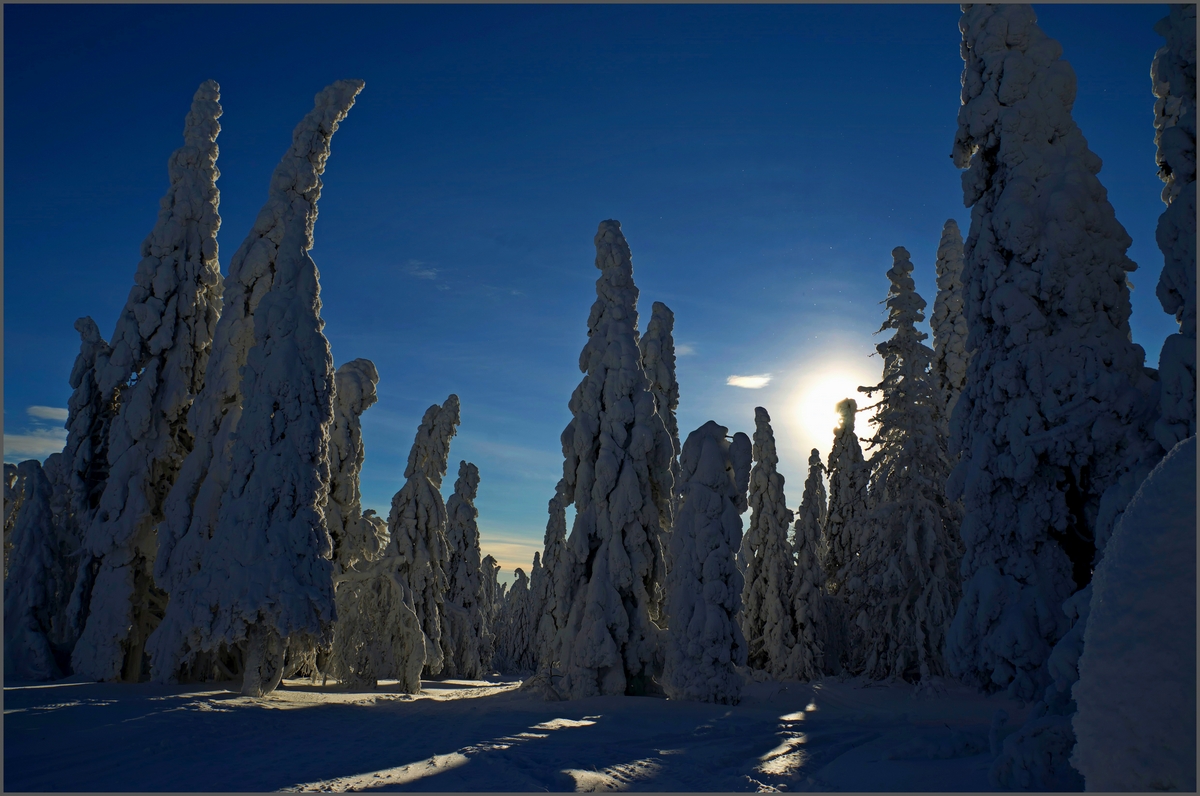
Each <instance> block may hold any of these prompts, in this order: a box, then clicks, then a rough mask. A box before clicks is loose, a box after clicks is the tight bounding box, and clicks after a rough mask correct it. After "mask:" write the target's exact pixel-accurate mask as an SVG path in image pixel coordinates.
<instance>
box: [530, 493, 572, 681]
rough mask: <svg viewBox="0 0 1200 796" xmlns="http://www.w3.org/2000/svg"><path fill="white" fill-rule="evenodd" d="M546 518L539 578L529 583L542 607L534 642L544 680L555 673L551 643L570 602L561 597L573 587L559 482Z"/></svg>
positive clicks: (562, 621)
mask: <svg viewBox="0 0 1200 796" xmlns="http://www.w3.org/2000/svg"><path fill="white" fill-rule="evenodd" d="M546 509H547V512H548V513H549V515H550V516H549V518H548V519H547V520H546V533H545V536H544V537H543V547H542V558H541V567H540V571H541V574H540V575H539V577H538V578H537V579H536V580H535V581H533V582H532V583H531V588H532V589H533V593H534V599H535V600H536V601H537V602H538V603H539V604H540V605H541V610H540V611H539V612H538V614H537V615H536V616H537V621H538V625H537V635H536V637H535V638H534V654H535V657H536V659H537V662H538V669H539V671H540V672H542V673H544V674H545V676H546V677H552V676H553V674H554V672H553V669H554V658H553V656H554V648H555V647H554V641H555V637H556V636H557V634H558V631H559V630H560V629H561V628H563V627H565V626H566V621H567V611H568V609H569V608H570V601H569V599H566V598H562V597H561V595H563V594H564V593H566V592H567V590H568V589H569V587H570V585H571V583H572V577H571V576H572V574H573V571H574V567H573V566H572V562H571V560H570V557H569V554H568V552H567V512H566V507H565V506H564V505H563V496H562V481H561V480H560V481H559V483H558V485H557V486H556V487H555V490H554V497H552V498H550V501H549V503H548V504H547V506H546Z"/></svg>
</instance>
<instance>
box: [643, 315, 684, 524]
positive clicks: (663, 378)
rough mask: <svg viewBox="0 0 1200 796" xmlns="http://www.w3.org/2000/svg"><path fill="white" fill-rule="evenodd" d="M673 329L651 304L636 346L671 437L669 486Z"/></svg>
mask: <svg viewBox="0 0 1200 796" xmlns="http://www.w3.org/2000/svg"><path fill="white" fill-rule="evenodd" d="M674 328H675V313H673V312H671V309H670V308H669V307H668V306H667V305H666V304H663V303H662V302H661V301H656V302H654V304H653V305H651V308H650V322H649V323H648V324H646V333H645V334H644V335H642V338H641V340H640V341H639V342H638V348H639V349H640V350H641V352H642V369H643V370H645V371H646V377H647V378H648V379H650V392H652V393H653V394H654V406H655V407H656V409H657V411H658V414H659V416H660V417H662V419H663V423H664V424H665V425H666V427H667V434H668V435H670V437H671V460H670V467H671V483H672V484H675V483H677V482H678V481H679V452H680V442H679V422H678V421H677V420H676V419H675V410H677V409H678V408H679V382H677V381H676V380H675V338H674V336H673V334H672V332H673V330H674ZM656 481H659V482H662V483H665V482H666V478H665V477H662V476H660V477H659V478H658V479H656ZM674 503H675V496H674V495H672V496H671V497H670V498H669V499H668V500H667V502H666V507H667V509H668V510H669V511H674ZM671 525H672V519H671V516H670V515H668V516H667V517H665V518H663V520H662V527H663V529H664V530H669V529H670V528H671Z"/></svg>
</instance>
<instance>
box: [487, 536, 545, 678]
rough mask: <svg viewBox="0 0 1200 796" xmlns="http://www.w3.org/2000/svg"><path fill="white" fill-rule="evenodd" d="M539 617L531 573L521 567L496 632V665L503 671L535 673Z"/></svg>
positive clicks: (509, 591)
mask: <svg viewBox="0 0 1200 796" xmlns="http://www.w3.org/2000/svg"><path fill="white" fill-rule="evenodd" d="M535 555H536V553H535ZM536 620H537V617H536V616H534V614H533V599H532V595H531V594H530V592H529V576H528V575H526V574H525V570H523V569H521V568H520V567H518V568H517V570H516V580H515V581H514V582H513V585H512V588H510V589H509V590H508V594H507V596H506V597H505V599H504V608H503V610H502V612H501V618H500V628H499V632H498V633H497V635H496V659H495V665H496V667H497V668H498V669H500V671H503V672H511V673H514V674H528V673H531V672H533V670H534V668H535V665H534V655H533V642H534V634H535V633H536V630H537V626H536Z"/></svg>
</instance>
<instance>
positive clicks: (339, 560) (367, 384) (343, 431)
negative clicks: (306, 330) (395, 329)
mask: <svg viewBox="0 0 1200 796" xmlns="http://www.w3.org/2000/svg"><path fill="white" fill-rule="evenodd" d="M378 383H379V372H378V371H377V370H376V369H375V363H373V362H372V361H371V360H369V359H354V360H351V361H350V362H346V363H344V364H343V365H342V366H341V367H340V368H338V369H337V372H336V373H335V374H334V387H335V389H334V404H333V425H332V426H330V429H329V470H330V480H329V502H328V503H327V504H326V506H325V517H326V520H327V521H328V524H329V533H330V535H332V537H333V560H334V571H335V572H341V571H342V570H344V569H345V568H347V567H349V566H352V565H353V564H354V562H355V561H360V560H363V559H373V558H375V557H377V556H378V555H379V554H380V553H381V552H382V550H381V546H380V540H379V539H378V537H377V536H376V534H375V528H374V526H373V525H372V524H371V523H369V522H364V521H363V519H362V492H361V489H360V486H359V473H360V472H361V470H362V465H363V460H364V458H365V455H366V451H365V450H364V448H363V441H362V421H361V420H360V417H361V416H362V413H363V412H365V411H366V410H367V409H368V408H369V407H371V406H373V405H374V404H375V402H376V401H377V400H379V398H378V394H377V393H376V390H375V385H376V384H378Z"/></svg>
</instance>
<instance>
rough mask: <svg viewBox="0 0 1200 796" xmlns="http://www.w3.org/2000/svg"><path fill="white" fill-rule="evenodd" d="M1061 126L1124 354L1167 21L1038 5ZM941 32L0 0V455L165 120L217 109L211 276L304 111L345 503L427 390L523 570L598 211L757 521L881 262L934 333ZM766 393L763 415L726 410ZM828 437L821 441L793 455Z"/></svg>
mask: <svg viewBox="0 0 1200 796" xmlns="http://www.w3.org/2000/svg"><path fill="white" fill-rule="evenodd" d="M1035 10H1036V11H1037V13H1038V17H1039V22H1040V24H1041V25H1042V27H1043V29H1044V30H1046V32H1047V33H1048V34H1049V35H1050V36H1052V37H1054V38H1056V39H1058V40H1059V41H1060V42H1061V43H1062V45H1063V50H1064V58H1065V59H1066V60H1067V61H1068V62H1070V63H1071V65H1072V66H1073V67H1074V69H1075V72H1076V75H1077V76H1078V80H1079V90H1078V98H1077V100H1076V104H1075V111H1074V116H1075V120H1076V121H1077V122H1078V123H1079V125H1080V127H1081V128H1082V130H1083V132H1084V135H1085V136H1086V137H1087V139H1088V142H1089V144H1090V146H1091V148H1092V150H1093V151H1094V152H1096V153H1097V154H1098V155H1100V157H1101V158H1102V159H1103V160H1104V169H1103V171H1101V173H1100V180H1101V182H1102V183H1103V184H1104V185H1105V187H1106V188H1107V189H1108V191H1109V198H1110V201H1111V202H1112V203H1113V205H1114V207H1115V208H1116V212H1117V217H1118V219H1119V220H1120V221H1121V222H1122V223H1123V224H1124V225H1125V227H1126V229H1127V230H1128V231H1129V234H1130V235H1131V236H1132V238H1133V241H1134V243H1133V246H1132V247H1131V249H1130V251H1129V255H1130V257H1131V258H1132V259H1133V260H1134V261H1136V262H1137V263H1138V264H1139V265H1140V269H1139V270H1138V271H1137V272H1136V273H1134V274H1133V276H1132V281H1133V282H1134V284H1135V286H1136V290H1135V291H1134V294H1133V306H1134V315H1133V320H1132V326H1133V335H1134V340H1135V341H1136V342H1139V343H1141V344H1142V345H1143V346H1144V347H1145V348H1146V351H1147V364H1148V365H1151V366H1153V365H1155V364H1156V363H1157V359H1158V351H1159V348H1160V346H1161V344H1162V340H1163V338H1164V337H1165V336H1166V335H1167V334H1169V333H1171V332H1172V331H1174V330H1175V324H1174V321H1173V319H1172V318H1170V317H1169V316H1167V315H1166V314H1165V313H1163V312H1162V310H1161V308H1160V307H1159V305H1158V302H1157V300H1156V299H1155V297H1154V286H1155V284H1156V282H1157V279H1158V274H1159V271H1160V270H1161V268H1162V255H1161V253H1160V252H1159V250H1158V248H1157V246H1156V245H1155V243H1154V229H1155V225H1156V223H1157V219H1158V215H1159V214H1160V213H1161V212H1162V209H1163V208H1162V203H1161V201H1160V199H1159V194H1160V192H1161V190H1162V183H1161V182H1159V180H1158V178H1157V176H1156V167H1155V164H1154V141H1153V135H1154V130H1153V126H1152V118H1153V112H1152V111H1153V102H1154V98H1153V96H1152V95H1151V93H1150V78H1149V70H1150V62H1151V59H1152V58H1153V56H1154V52H1155V50H1156V49H1157V48H1158V47H1159V46H1161V44H1162V39H1161V38H1160V37H1159V36H1158V35H1157V34H1155V33H1154V32H1153V29H1152V28H1153V24H1154V23H1155V21H1157V20H1158V19H1160V18H1162V17H1163V16H1165V15H1166V6H1165V5H1049V6H1046V5H1038V6H1035ZM958 18H959V11H958V7H957V6H953V5H919V6H918V5H912V6H908V5H759V6H748V5H703V6H680V5H612V6H587V5H570V6H556V5H526V6H499V5H475V6H413V5H366V6H351V5H330V6H322V5H302V6H287V5H260V6H254V5H203V6H199V5H196V6H190V5H161V6H152V5H137V6H98V5H58V6H54V5H5V7H4V35H5V42H4V47H5V51H4V52H5V56H4V57H5V63H4V92H5V94H4V96H5V114H4V125H5V126H4V140H5V164H4V165H5V186H4V189H5V203H4V230H5V235H4V257H5V272H4V274H5V275H4V280H5V281H4V289H5V302H4V340H5V344H4V356H5V361H4V430H5V440H6V445H5V460H6V461H18V460H20V459H23V458H27V457H28V456H30V455H36V456H37V457H38V458H44V456H45V455H46V454H48V453H49V452H50V451H51V450H53V449H55V448H56V447H58V448H61V438H62V436H61V435H62V434H63V433H64V432H62V431H60V430H57V428H56V427H58V426H61V417H60V416H61V415H62V413H63V411H64V408H65V407H66V404H67V397H68V396H69V394H70V387H69V385H68V383H67V377H68V375H69V373H70V369H71V364H72V362H73V360H74V357H75V355H76V353H77V352H78V347H79V339H78V335H77V334H76V332H75V330H74V329H73V328H72V324H73V323H74V321H75V319H76V318H78V317H80V316H83V315H91V316H92V317H93V318H95V319H96V321H97V323H98V324H99V326H100V330H101V333H102V334H104V335H106V336H107V335H109V334H111V332H112V329H113V326H114V324H115V322H116V319H117V315H118V313H119V312H120V309H121V307H122V306H123V304H124V301H125V297H126V295H127V294H128V291H129V287H130V285H131V284H132V279H133V273H134V270H135V267H136V265H137V262H138V259H139V256H138V252H139V246H140V244H141V241H142V239H143V238H144V237H145V236H146V234H147V233H148V232H149V231H150V229H151V228H152V226H153V224H154V221H155V218H156V215H157V210H158V201H159V199H160V197H161V196H162V194H163V193H164V191H165V189H166V187H167V174H166V164H167V158H168V157H169V155H170V154H171V152H172V151H173V150H174V149H175V148H177V147H178V146H179V145H180V143H181V132H182V129H183V119H184V116H185V115H186V113H187V109H188V106H189V103H190V101H191V96H192V93H193V92H194V91H195V89H196V87H197V86H198V85H199V84H200V83H201V82H202V81H204V80H206V79H210V78H211V79H215V80H216V81H218V82H219V83H220V84H221V94H222V97H221V102H222V105H223V106H224V111H225V112H224V116H223V117H222V119H221V124H222V132H221V135H220V138H219V139H218V142H219V145H220V149H221V154H220V159H219V161H218V167H219V168H220V170H221V178H220V180H219V181H218V187H219V188H220V190H221V208H220V210H221V216H222V229H221V234H220V251H221V264H222V270H223V271H225V270H227V268H228V262H229V257H230V256H231V255H232V254H233V252H234V251H235V250H236V249H237V247H238V245H239V244H240V243H241V240H242V238H243V237H244V236H245V235H246V233H247V232H248V231H249V228H250V226H251V224H252V223H253V220H254V217H255V215H256V214H257V212H258V209H259V207H260V206H261V205H262V202H263V201H264V199H265V196H266V188H267V182H268V178H269V176H270V173H271V170H272V169H273V168H274V166H275V164H276V163H277V162H278V160H279V158H280V156H281V155H282V154H283V152H284V151H285V149H286V148H287V146H288V144H289V142H290V136H291V130H292V128H293V127H294V126H295V124H296V123H297V122H298V121H299V120H300V118H301V117H302V116H303V115H304V113H305V112H307V111H308V110H309V109H310V108H311V107H312V98H313V95H314V94H315V93H316V92H317V91H319V90H320V89H321V88H322V87H323V86H325V85H327V84H328V83H331V82H333V81H334V80H336V79H340V78H361V79H363V80H365V81H366V88H365V89H364V91H363V93H362V94H361V95H360V96H359V99H358V103H357V105H356V106H355V107H354V109H353V110H352V111H351V113H350V116H349V117H348V118H347V120H346V121H345V122H344V123H343V125H342V127H341V129H340V130H339V131H338V133H337V135H336V136H335V138H334V141H333V153H332V156H331V157H330V160H329V164H328V167H327V170H326V173H325V177H324V181H325V190H324V194H323V196H322V198H321V202H320V217H319V220H318V222H317V226H316V231H315V239H316V246H315V248H314V250H313V257H314V259H315V260H316V262H317V265H318V267H319V268H320V270H321V289H322V301H323V310H322V314H323V317H324V319H325V321H326V327H325V333H326V335H327V336H328V338H329V341H330V344H331V347H332V349H333V356H334V361H335V363H336V364H339V365H340V364H341V363H342V362H345V361H348V360H350V359H354V358H356V357H367V358H369V359H372V360H373V361H374V362H375V363H376V365H377V367H378V369H379V373H380V383H379V403H378V404H376V405H375V406H374V407H372V408H371V409H369V410H368V411H367V413H366V414H365V415H364V416H363V429H364V438H365V443H366V451H367V454H366V456H367V458H366V464H365V466H364V471H363V497H364V506H365V507H371V508H375V509H376V510H377V511H379V513H380V514H383V515H385V516H386V514H387V511H388V507H389V505H390V500H391V496H392V494H393V493H394V492H395V491H396V490H397V489H399V487H400V485H401V483H402V480H403V470H404V464H405V461H406V459H407V454H408V449H409V447H410V445H411V444H412V439H413V435H414V433H415V431H416V426H417V424H418V423H419V422H420V418H421V415H422V413H423V412H424V410H425V408H426V407H427V406H429V405H430V404H431V403H434V402H439V403H440V402H441V401H443V400H444V399H445V397H446V396H447V395H448V394H449V393H451V392H455V393H457V394H458V395H459V396H460V398H461V399H462V425H461V427H460V429H459V435H458V436H457V437H456V438H455V440H454V442H453V444H452V447H451V452H450V453H451V464H450V474H449V475H448V477H447V481H446V485H445V487H446V491H447V493H448V492H449V490H450V489H451V488H452V486H453V478H454V474H455V473H456V472H457V465H458V461H459V460H460V459H467V460H470V461H473V462H475V463H476V464H477V465H478V466H479V469H480V473H481V483H480V489H479V498H478V500H477V502H476V504H477V507H478V508H479V512H480V517H479V522H480V528H481V533H482V539H483V547H484V551H485V552H490V553H492V554H493V555H496V557H497V558H498V559H499V560H500V561H501V563H502V565H503V566H504V572H503V573H502V576H503V577H505V579H509V578H511V573H512V568H513V566H517V565H521V566H525V567H527V566H528V563H529V560H530V559H531V558H532V553H533V550H534V549H538V548H540V545H541V538H542V534H543V532H544V529H545V522H546V502H547V501H548V500H549V498H550V497H551V496H552V495H553V491H554V484H555V482H556V481H557V480H558V478H559V476H560V475H561V468H562V458H561V448H560V446H559V441H558V440H559V434H560V433H561V431H562V429H563V427H564V426H565V425H566V424H567V422H568V421H569V419H570V415H569V412H568V411H567V401H568V399H569V397H570V394H571V391H572V390H573V389H574V387H575V385H576V384H577V383H578V382H579V380H580V377H581V374H580V373H579V370H578V356H579V351H580V349H581V348H582V346H583V344H584V341H585V340H586V334H587V315H588V310H589V308H590V306H591V304H592V301H593V300H594V299H595V291H594V283H595V279H596V276H597V274H598V272H597V271H596V270H595V267H594V265H593V260H594V256H595V250H594V247H593V244H592V238H593V236H594V234H595V231H596V227H597V225H598V224H599V222H600V221H601V220H604V219H608V218H615V219H618V220H620V221H621V223H622V227H623V229H624V232H625V234H626V237H627V238H628V240H629V244H630V247H631V249H632V251H633V261H634V278H635V280H636V282H637V285H638V287H639V288H640V290H641V296H642V298H641V304H640V307H641V310H642V317H643V324H642V325H643V327H644V323H645V320H647V319H648V317H649V309H650V304H651V303H652V302H654V301H663V302H665V303H666V304H667V305H668V306H670V307H671V308H672V310H674V312H675V316H676V328H675V338H676V343H677V345H678V346H679V347H680V352H681V356H680V357H679V361H678V378H679V382H680V390H681V404H680V409H679V425H680V430H681V434H682V435H684V436H686V434H687V433H688V432H689V431H691V430H692V429H694V428H696V427H698V426H699V425H701V424H702V423H703V422H704V421H706V420H709V419H713V420H716V421H717V422H719V423H721V424H723V425H726V426H729V427H730V428H731V429H732V430H742V431H751V430H752V428H753V418H754V407H755V406H757V405H761V406H765V407H766V408H767V409H768V410H769V411H770V412H771V414H772V417H773V421H774V426H775V429H776V436H777V439H778V443H779V451H780V469H781V471H782V472H783V474H784V476H785V477H786V478H787V481H788V493H787V494H788V500H789V503H790V504H792V505H795V504H798V503H799V501H800V492H801V487H802V484H803V481H804V476H805V466H806V465H805V463H806V461H807V457H808V450H809V449H810V448H811V447H814V446H815V447H818V448H820V450H821V451H822V454H826V453H827V452H828V450H829V444H830V441H831V439H832V427H833V422H834V419H833V410H832V403H833V402H834V401H836V400H837V399H838V398H840V397H844V396H845V395H850V394H852V393H853V387H854V386H855V385H857V384H870V383H874V382H875V381H877V379H878V371H879V359H878V357H875V358H870V356H869V355H871V354H872V353H873V352H874V345H875V343H877V342H878V338H877V337H875V336H874V333H875V331H876V329H878V327H879V324H880V323H881V321H882V318H883V314H882V306H881V305H880V304H879V302H880V301H881V300H882V299H883V298H884V297H885V295H886V292H887V284H888V283H887V279H886V277H885V275H884V274H885V272H886V271H887V269H888V268H889V267H890V266H891V255H890V252H891V250H892V248H893V247H895V246H905V247H906V248H907V249H908V250H909V252H911V254H912V259H913V262H914V264H915V265H916V273H915V275H914V276H915V278H916V280H917V288H918V290H919V291H920V292H921V294H922V295H923V296H924V297H925V298H926V300H927V301H928V302H929V304H930V305H932V303H933V298H934V296H935V294H936V288H935V284H934V265H933V264H934V258H935V251H936V247H937V243H938V238H939V235H940V232H941V228H942V225H943V223H944V222H945V221H946V219H947V218H955V219H957V220H958V222H959V225H960V226H961V227H962V229H963V232H964V235H965V233H966V232H967V230H968V227H969V222H970V214H969V211H968V210H967V209H966V208H964V207H963V206H962V191H961V188H960V183H959V172H958V170H957V169H955V168H954V166H953V164H952V163H951V161H950V158H949V153H950V148H951V145H952V143H953V139H954V131H955V124H956V121H955V120H956V114H957V111H958V106H959V76H960V74H961V70H962V61H961V59H960V57H959V53H958V46H959V41H960V34H959V32H958V27H957V23H958ZM763 374H770V381H769V382H768V383H767V384H766V386H764V387H762V388H759V389H743V388H738V387H734V386H730V385H728V384H727V383H726V382H727V380H728V378H729V377H730V376H734V375H743V376H747V375H763ZM823 429H827V430H823Z"/></svg>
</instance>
